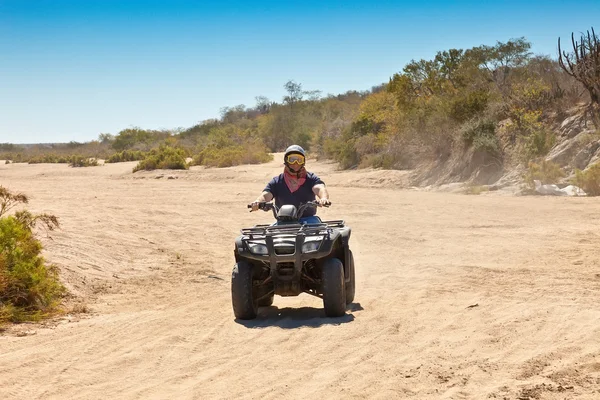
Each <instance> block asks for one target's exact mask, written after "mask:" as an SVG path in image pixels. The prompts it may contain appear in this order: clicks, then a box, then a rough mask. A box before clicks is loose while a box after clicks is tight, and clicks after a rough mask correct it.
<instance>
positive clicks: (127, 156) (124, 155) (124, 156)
mask: <svg viewBox="0 0 600 400" xmlns="http://www.w3.org/2000/svg"><path fill="white" fill-rule="evenodd" d="M144 158H146V153H145V152H143V151H139V150H123V151H122V152H120V153H114V154H113V155H111V156H110V157H108V159H107V160H106V162H107V163H120V162H127V161H140V160H143V159H144Z"/></svg>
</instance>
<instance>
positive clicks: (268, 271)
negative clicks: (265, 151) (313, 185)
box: [231, 201, 355, 319]
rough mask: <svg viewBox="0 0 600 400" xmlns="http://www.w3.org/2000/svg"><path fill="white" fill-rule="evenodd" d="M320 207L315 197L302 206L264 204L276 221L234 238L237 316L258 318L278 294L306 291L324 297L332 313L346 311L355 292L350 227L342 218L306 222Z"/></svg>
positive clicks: (327, 310)
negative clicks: (303, 219)
mask: <svg viewBox="0 0 600 400" xmlns="http://www.w3.org/2000/svg"><path fill="white" fill-rule="evenodd" d="M316 206H317V202H315V201H311V202H307V203H304V204H301V205H300V206H299V207H298V209H296V207H295V206H293V205H284V206H282V207H281V208H280V209H279V208H277V206H276V205H274V204H273V203H267V202H264V203H260V204H259V209H261V210H263V211H269V210H272V211H273V215H274V216H275V218H276V219H277V222H276V223H275V224H273V225H256V226H254V227H253V228H245V229H242V230H241V236H238V237H237V238H236V240H235V251H234V252H235V261H236V264H235V265H234V267H233V273H232V276H231V300H232V304H233V313H234V314H235V317H236V318H238V319H254V318H256V316H257V313H258V307H265V306H271V305H272V304H273V299H274V296H275V295H276V294H277V295H279V296H298V295H299V294H300V293H303V292H304V293H308V294H310V295H313V296H316V297H319V298H322V299H323V307H324V309H325V315H326V316H328V317H341V316H343V315H344V314H345V313H346V305H347V304H350V303H352V301H353V300H354V292H355V274H354V258H353V256H352V251H351V250H350V247H349V243H348V242H349V240H350V233H351V229H350V227H349V226H346V225H345V223H344V221H342V220H336V221H321V222H319V223H316V224H305V223H301V222H300V218H301V217H302V215H303V213H304V211H305V210H306V209H307V208H308V207H316ZM248 208H251V206H250V205H248ZM319 221H320V219H319Z"/></svg>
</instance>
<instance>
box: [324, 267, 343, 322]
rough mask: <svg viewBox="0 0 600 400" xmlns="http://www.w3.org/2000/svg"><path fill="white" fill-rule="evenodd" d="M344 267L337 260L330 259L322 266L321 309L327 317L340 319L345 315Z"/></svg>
mask: <svg viewBox="0 0 600 400" xmlns="http://www.w3.org/2000/svg"><path fill="white" fill-rule="evenodd" d="M344 281H345V277H344V265H343V264H342V262H341V261H340V260H339V259H337V258H330V259H328V260H327V261H325V263H324V264H323V276H322V285H323V286H322V290H323V307H324V308H325V315H327V316H328V317H341V316H342V315H344V314H345V313H346V293H345V290H344Z"/></svg>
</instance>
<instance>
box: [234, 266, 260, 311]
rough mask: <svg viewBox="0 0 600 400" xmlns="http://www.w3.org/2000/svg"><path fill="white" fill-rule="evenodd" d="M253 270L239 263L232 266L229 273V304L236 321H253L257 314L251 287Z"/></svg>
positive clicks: (256, 305)
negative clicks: (231, 270) (231, 306)
mask: <svg viewBox="0 0 600 400" xmlns="http://www.w3.org/2000/svg"><path fill="white" fill-rule="evenodd" d="M252 280H253V268H252V265H250V264H248V263H247V262H243V261H240V262H238V263H236V264H235V265H234V266H233V272H232V273H231V303H232V305H233V314H234V315H235V317H236V318H238V319H254V318H256V314H257V313H258V302H257V301H256V298H255V296H254V290H253V285H252Z"/></svg>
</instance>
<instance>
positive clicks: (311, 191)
mask: <svg viewBox="0 0 600 400" xmlns="http://www.w3.org/2000/svg"><path fill="white" fill-rule="evenodd" d="M283 161H284V164H285V167H284V170H283V173H282V174H279V175H278V176H276V177H274V178H273V179H271V181H270V182H269V183H268V184H267V187H265V189H264V190H263V192H262V193H261V195H260V196H259V197H258V198H257V199H256V200H255V201H254V202H252V211H257V210H258V209H259V205H260V204H261V203H264V202H268V201H271V200H272V199H273V198H275V205H276V206H277V207H278V208H281V207H282V206H283V205H286V204H291V205H293V206H295V207H296V208H299V207H300V205H301V204H303V203H306V202H309V201H315V200H316V201H317V203H318V205H319V207H322V206H329V204H330V201H329V193H328V192H327V188H326V187H325V183H324V182H323V181H322V180H321V179H320V178H319V177H318V176H317V175H315V174H313V173H312V172H307V171H306V153H305V152H304V149H303V148H302V147H300V146H298V145H292V146H290V147H288V148H287V149H286V151H285V155H284V156H283ZM315 196H316V197H318V200H317V199H316V198H315ZM315 214H316V210H315V209H313V208H310V209H306V210H305V212H304V215H303V217H302V218H300V221H299V222H300V223H304V224H318V223H319V222H321V220H320V219H319V218H318V217H317V216H316V215H315Z"/></svg>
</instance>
